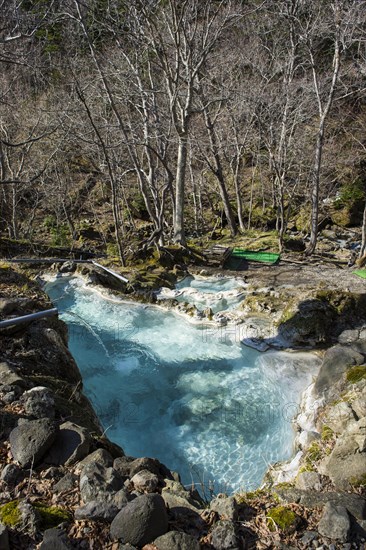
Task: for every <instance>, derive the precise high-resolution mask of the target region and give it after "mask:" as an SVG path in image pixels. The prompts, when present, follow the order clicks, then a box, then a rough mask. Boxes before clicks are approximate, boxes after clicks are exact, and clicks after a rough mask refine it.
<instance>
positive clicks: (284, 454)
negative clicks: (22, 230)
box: [46, 278, 319, 492]
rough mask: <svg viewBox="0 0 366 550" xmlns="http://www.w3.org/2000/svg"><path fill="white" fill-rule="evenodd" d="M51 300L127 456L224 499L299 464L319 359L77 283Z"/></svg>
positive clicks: (63, 285) (52, 290) (52, 288)
mask: <svg viewBox="0 0 366 550" xmlns="http://www.w3.org/2000/svg"><path fill="white" fill-rule="evenodd" d="M210 284H212V282H211V283H210ZM46 290H47V292H48V293H49V295H50V296H51V298H52V299H53V300H55V301H56V302H57V305H58V307H59V309H60V311H61V312H63V314H62V317H63V318H64V320H65V321H66V322H67V323H68V325H69V333H70V349H71V351H72V353H73V354H74V357H75V358H76V361H77V363H78V365H79V368H80V370H81V372H82V375H83V380H84V388H85V392H86V394H87V395H88V397H89V398H90V399H91V401H92V403H93V405H94V407H95V409H96V411H97V413H98V415H99V418H100V420H101V422H102V423H103V426H104V428H105V429H106V430H107V434H108V436H109V437H110V438H111V439H112V440H113V441H116V442H117V443H119V444H120V445H121V446H122V447H123V448H124V450H125V452H126V454H129V455H131V456H153V457H156V458H158V459H159V460H161V461H162V462H164V463H165V464H166V465H167V466H168V467H169V468H171V469H173V470H177V471H179V472H180V474H181V475H182V478H183V481H184V483H186V484H189V483H190V482H191V480H192V479H193V480H194V481H195V482H196V483H200V482H202V481H203V482H204V483H209V482H211V481H213V482H214V484H215V488H216V490H221V491H226V492H232V491H235V490H238V489H253V488H255V487H257V486H258V485H259V484H260V482H261V479H262V477H263V474H264V472H265V470H266V469H267V467H268V465H269V463H271V462H276V461H278V460H284V459H288V458H289V457H290V456H291V454H292V442H293V439H294V433H293V425H292V420H293V417H294V416H295V415H296V414H297V412H298V410H297V409H298V406H299V401H300V397H301V392H302V391H303V390H304V389H305V388H306V387H307V386H308V385H309V384H310V383H311V381H312V377H313V376H314V374H315V373H316V371H317V369H318V368H319V359H318V358H317V357H316V356H315V355H312V354H305V353H279V352H273V353H272V352H271V353H266V354H260V353H259V352H257V351H255V350H253V349H249V348H247V347H245V346H242V345H241V344H240V342H239V341H237V339H236V338H235V333H232V328H228V329H227V333H225V328H223V329H220V331H218V330H213V329H212V327H211V328H210V330H206V328H205V327H202V326H195V325H192V324H190V323H188V322H187V321H186V320H184V319H183V318H182V317H179V316H177V315H175V314H173V313H171V312H164V311H162V310H161V309H159V308H154V307H147V306H143V305H140V304H134V303H128V302H118V301H111V300H106V299H104V298H103V297H102V296H101V295H99V294H97V293H96V292H93V291H92V290H90V289H88V288H86V287H85V285H84V284H83V282H82V281H81V280H80V279H77V278H71V279H62V280H56V281H55V282H53V283H48V284H47V286H46ZM70 313H71V315H70ZM78 319H79V320H80V319H82V322H79V321H78Z"/></svg>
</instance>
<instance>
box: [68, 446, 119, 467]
mask: <svg viewBox="0 0 366 550" xmlns="http://www.w3.org/2000/svg"><path fill="white" fill-rule="evenodd" d="M94 463H98V464H100V465H102V466H105V467H106V468H109V467H110V466H113V458H112V456H111V454H110V453H109V452H108V451H106V450H105V449H97V450H96V451H94V452H93V453H90V455H88V456H86V457H85V458H84V459H83V460H80V462H79V463H78V465H77V468H78V470H82V469H83V468H84V467H85V466H87V465H88V464H94Z"/></svg>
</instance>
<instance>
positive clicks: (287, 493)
mask: <svg viewBox="0 0 366 550" xmlns="http://www.w3.org/2000/svg"><path fill="white" fill-rule="evenodd" d="M276 495H277V496H278V497H279V499H280V502H285V503H287V504H290V503H293V502H295V503H297V504H301V506H304V507H305V508H319V507H324V505H325V504H326V503H327V502H329V503H331V504H333V505H334V506H344V507H345V508H347V510H348V511H349V513H350V514H352V516H354V517H355V518H357V519H358V520H364V519H366V500H365V498H364V497H362V496H361V495H357V494H355V493H341V492H338V493H336V492H333V491H332V492H323V491H321V492H314V491H301V490H300V489H295V488H279V487H276Z"/></svg>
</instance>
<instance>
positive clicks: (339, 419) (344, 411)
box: [323, 401, 356, 434]
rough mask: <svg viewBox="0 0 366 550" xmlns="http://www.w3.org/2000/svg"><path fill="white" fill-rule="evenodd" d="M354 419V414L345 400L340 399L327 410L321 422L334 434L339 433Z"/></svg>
mask: <svg viewBox="0 0 366 550" xmlns="http://www.w3.org/2000/svg"><path fill="white" fill-rule="evenodd" d="M355 420H356V416H355V414H354V412H353V410H352V408H351V406H350V405H349V403H347V402H346V401H340V402H339V403H336V404H335V405H334V406H333V407H330V408H329V410H328V411H327V413H326V415H325V417H324V419H323V423H324V424H325V425H326V426H328V427H329V428H330V429H331V430H333V432H334V433H336V434H341V433H342V432H344V430H345V429H346V428H347V426H348V425H349V424H350V423H351V422H354V421H355Z"/></svg>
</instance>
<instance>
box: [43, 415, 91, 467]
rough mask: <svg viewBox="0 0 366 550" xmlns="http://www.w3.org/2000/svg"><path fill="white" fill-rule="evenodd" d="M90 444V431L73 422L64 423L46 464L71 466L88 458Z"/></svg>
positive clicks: (46, 458) (46, 459) (48, 454)
mask: <svg viewBox="0 0 366 550" xmlns="http://www.w3.org/2000/svg"><path fill="white" fill-rule="evenodd" d="M90 443H91V437H90V435H89V432H88V430H86V429H85V428H82V427H81V426H78V425H77V424H74V423H73V422H64V423H63V424H61V426H60V430H59V432H58V434H57V437H56V440H55V442H54V444H53V445H52V447H51V449H50V450H49V452H48V453H47V456H46V457H45V462H47V463H48V464H53V465H54V466H61V465H65V466H70V465H71V464H74V463H75V462H77V461H78V460H81V459H82V458H85V457H86V456H87V454H88V453H89V449H90Z"/></svg>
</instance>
